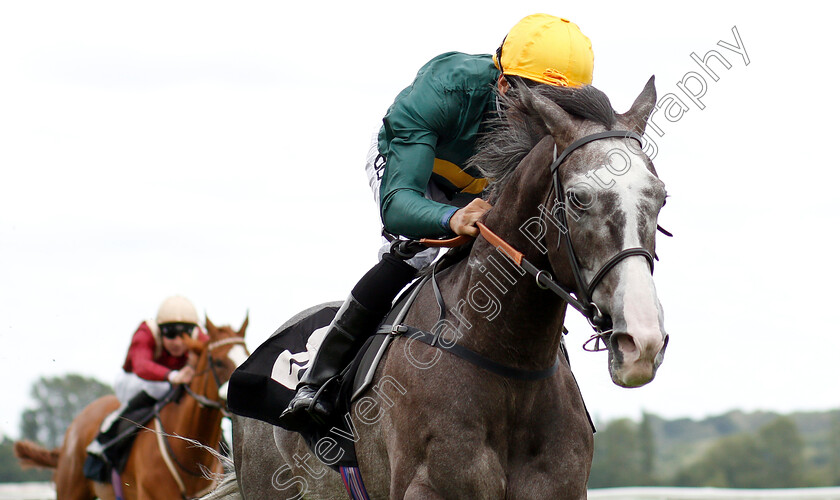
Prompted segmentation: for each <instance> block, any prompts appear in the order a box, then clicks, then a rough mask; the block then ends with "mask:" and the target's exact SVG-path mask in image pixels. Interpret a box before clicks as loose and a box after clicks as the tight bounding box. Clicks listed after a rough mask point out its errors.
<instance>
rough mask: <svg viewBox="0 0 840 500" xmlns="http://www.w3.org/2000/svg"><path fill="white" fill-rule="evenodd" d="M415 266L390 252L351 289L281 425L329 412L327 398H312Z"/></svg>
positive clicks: (370, 331) (380, 315)
mask: <svg viewBox="0 0 840 500" xmlns="http://www.w3.org/2000/svg"><path fill="white" fill-rule="evenodd" d="M415 274H416V269H414V268H413V267H411V266H410V265H408V264H406V263H405V262H403V261H402V260H399V259H398V258H396V257H394V256H393V255H390V254H386V255H384V256H383V258H382V260H381V261H380V262H379V263H378V264H377V265H376V266H374V267H373V268H371V270H370V271H368V272H367V274H365V275H364V277H362V279H361V280H359V282H358V283H357V284H356V286H355V287H354V288H353V291H352V292H351V293H350V296H349V297H348V298H347V300H346V301H344V304H342V306H341V308H340V309H339V310H338V313H337V314H336V316H335V319H333V321H332V323H330V326H329V327H328V329H327V333H326V335H325V336H324V340H323V342H322V343H321V346H320V347H319V348H318V351H317V353H316V354H315V358H314V359H313V360H312V361H311V362H310V364H309V369H307V370H306V373H305V374H304V376H303V379H301V381H300V384H298V387H297V394H295V397H294V398H292V400H291V401H290V402H289V406H288V407H287V408H286V409H285V410H284V411H283V413H282V414H281V415H280V421H281V422H282V423H283V424H284V427H287V428H295V427H298V426H299V424H300V422H301V420H303V419H306V418H308V417H309V415H307V412H308V413H309V414H310V415H311V416H312V417H314V418H317V419H321V420H323V419H324V418H325V417H327V416H329V415H330V414H331V413H332V411H333V408H332V404H331V402H330V401H328V398H321V397H316V396H318V391H319V390H320V389H321V388H322V387H323V385H324V384H325V383H326V382H327V381H329V380H330V379H332V378H333V377H335V376H336V375H338V373H339V372H341V370H342V369H343V368H344V367H345V366H346V365H347V363H349V362H350V361H351V360H352V359H353V357H354V356H355V355H356V351H357V350H358V348H359V347H360V346H361V344H362V343H363V342H364V340H365V339H366V338H367V337H368V336H370V335H372V334H373V333H374V332H375V330H376V327H377V326H379V323H380V322H381V321H382V318H384V317H385V315H386V314H387V313H388V311H389V310H390V308H391V302H392V301H393V300H394V297H396V295H397V293H399V291H400V290H402V289H403V287H405V285H407V284H408V283H409V282H410V281H411V280H412V279H413V278H414V276H415Z"/></svg>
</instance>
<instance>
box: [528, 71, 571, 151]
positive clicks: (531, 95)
mask: <svg viewBox="0 0 840 500" xmlns="http://www.w3.org/2000/svg"><path fill="white" fill-rule="evenodd" d="M520 88H521V89H522V90H521V96H522V102H523V103H524V104H525V105H526V106H527V107H529V108H531V109H534V110H536V112H537V113H539V115H540V118H542V119H543V122H545V126H546V127H548V131H549V132H551V135H552V136H553V137H554V138H555V139H557V140H558V141H560V142H563V143H568V142H571V141H572V139H573V137H572V131H573V130H574V118H572V115H570V114H569V113H567V112H566V111H564V110H563V108H561V107H560V106H559V105H557V104H556V103H554V102H552V101H551V100H549V99H547V98H545V97H543V96H541V95H539V94H538V93H535V92H533V91H531V89H529V88H528V87H526V86H524V85H522V86H520Z"/></svg>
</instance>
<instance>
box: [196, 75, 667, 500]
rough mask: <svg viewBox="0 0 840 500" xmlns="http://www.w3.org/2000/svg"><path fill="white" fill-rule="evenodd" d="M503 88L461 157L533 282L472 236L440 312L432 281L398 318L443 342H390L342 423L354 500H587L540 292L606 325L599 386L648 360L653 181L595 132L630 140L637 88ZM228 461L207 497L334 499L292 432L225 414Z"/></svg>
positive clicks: (441, 279) (580, 429) (657, 312)
mask: <svg viewBox="0 0 840 500" xmlns="http://www.w3.org/2000/svg"><path fill="white" fill-rule="evenodd" d="M543 87H545V86H543ZM509 94H510V95H509V96H508V97H505V98H503V109H504V112H503V113H501V114H500V118H499V119H498V122H497V123H494V126H493V128H492V132H491V133H490V134H489V135H488V136H487V137H486V139H485V140H484V142H483V145H482V146H481V148H480V150H479V152H478V153H477V155H476V156H475V157H474V158H473V159H472V160H471V162H472V164H474V165H477V166H479V168H481V169H482V170H483V173H484V174H485V175H486V176H487V177H488V178H489V179H491V180H492V182H493V184H492V187H491V191H490V194H489V197H488V199H489V201H491V203H492V204H493V207H494V208H493V209H492V210H491V211H490V212H489V213H488V214H487V216H486V218H485V220H484V221H483V223H484V224H485V225H486V227H487V228H489V229H491V230H492V233H495V234H496V235H498V236H499V237H500V238H501V239H503V240H504V242H505V243H506V244H507V245H508V248H513V249H515V250H516V251H517V252H520V254H521V256H522V257H524V259H525V261H526V262H527V263H528V264H529V265H532V267H534V268H536V269H539V272H538V273H537V279H536V280H535V279H533V276H529V275H527V274H526V273H525V272H524V271H523V270H522V269H521V268H520V267H519V266H516V265H514V264H513V263H511V262H510V260H509V259H505V258H502V257H501V254H500V252H499V250H498V248H497V246H498V245H496V244H494V243H492V242H491V241H490V240H489V239H488V238H486V237H482V236H480V237H478V238H477V239H476V240H475V242H474V244H473V245H472V246H471V248H470V249H469V255H468V256H467V257H466V258H464V259H462V260H460V261H458V262H457V263H456V264H454V265H452V266H451V267H450V268H449V269H447V270H446V272H443V273H441V274H440V275H439V276H437V283H438V288H439V290H440V295H441V297H440V298H442V302H443V304H445V308H446V311H447V313H448V314H447V318H448V319H446V320H444V321H440V320H439V311H440V298H438V297H436V294H435V292H434V290H433V288H434V287H433V286H431V285H428V284H427V285H426V286H424V287H423V288H422V290H421V291H420V292H419V294H418V295H417V298H416V301H415V302H414V305H413V306H412V307H411V309H410V311H409V312H408V315H407V317H406V318H405V322H404V324H406V325H411V326H413V327H416V328H418V329H422V330H425V331H427V332H434V333H441V335H440V338H441V344H443V348H440V347H431V346H429V345H427V344H425V343H422V342H416V341H413V338H412V337H411V336H401V337H398V338H396V339H395V340H394V341H393V342H392V343H391V346H390V348H389V350H388V351H387V353H386V355H385V357H383V359H382V362H381V363H380V365H379V367H378V369H377V372H376V378H375V381H374V384H375V385H374V387H373V390H371V391H369V392H368V395H367V396H366V397H364V398H362V399H360V400H358V401H356V402H355V403H354V405H353V406H352V408H351V410H350V412H349V413H348V415H347V419H348V422H351V423H352V429H353V432H352V435H351V436H350V438H352V439H353V440H354V441H355V444H356V453H357V457H358V461H359V469H360V471H361V474H362V477H363V479H364V484H365V486H366V488H367V492H368V494H369V495H370V498H374V499H384V498H390V499H421V498H422V499H465V498H469V499H528V500H531V499H542V498H545V499H580V498H586V485H587V480H588V477H589V470H590V466H591V463H592V453H593V436H592V429H591V423H590V421H589V418H588V415H587V411H586V408H585V407H584V403H583V400H582V397H581V395H580V391H579V389H578V386H577V383H576V381H575V378H574V376H573V375H572V372H571V369H570V367H569V365H568V362H567V360H566V358H565V357H564V356H563V355H562V352H563V349H564V348H563V321H564V317H565V314H566V309H567V307H566V306H567V304H569V303H571V302H570V301H569V300H567V299H565V298H564V297H563V296H562V295H558V294H557V293H552V292H551V291H550V290H545V289H544V288H546V287H547V285H548V284H549V282H551V283H554V284H556V285H558V286H560V287H561V288H562V289H564V290H573V291H574V292H575V293H574V296H575V297H576V298H577V299H580V298H581V297H582V296H586V297H587V302H588V303H583V304H578V306H581V305H582V307H583V308H585V310H586V311H588V313H589V315H588V317H589V319H590V320H593V321H594V323H595V324H596V326H597V325H601V326H603V325H604V324H605V323H606V324H607V325H608V326H607V327H604V328H600V329H599V330H598V331H599V334H598V336H597V338H598V339H599V340H602V341H604V342H605V344H606V349H608V351H609V358H608V368H609V373H610V376H611V378H612V380H613V382H614V383H615V384H617V385H619V386H622V387H637V386H640V385H644V384H646V383H648V382H650V381H651V380H652V379H653V378H654V375H655V373H656V370H657V368H658V366H659V365H660V363H661V362H662V359H663V356H664V351H665V347H666V345H667V341H668V336H667V334H666V332H665V329H664V324H663V312H662V307H661V305H660V303H659V300H658V298H657V294H656V289H655V286H654V283H653V279H652V276H651V274H652V266H653V259H652V256H653V255H655V236H656V230H657V227H658V226H657V216H658V214H659V211H660V209H661V207H662V206H663V205H664V201H665V197H666V193H665V187H664V184H663V182H662V181H661V180H660V179H659V178H658V176H657V174H656V171H655V170H654V168H653V164H652V163H651V161H650V159H649V158H648V157H647V156H646V155H644V154H643V153H642V149H641V147H640V144H639V143H640V142H643V140H641V137H639V135H633V137H635V138H632V137H630V135H629V134H628V136H622V134H619V133H614V134H612V135H610V131H619V130H626V131H633V132H635V133H636V134H642V133H643V131H644V128H645V125H646V122H647V118H648V116H649V115H650V113H651V111H652V110H653V107H654V105H655V102H656V90H655V86H654V83H653V78H651V79H650V81H649V82H648V84H647V85H646V86H645V88H644V90H643V91H642V92H641V94H640V95H639V96H638V97H637V99H636V101H635V102H634V103H633V105H632V107H631V109H630V110H629V111H627V112H626V113H624V114H617V113H615V112H614V111H613V109H612V106H611V104H610V103H609V100H608V99H607V97H606V96H605V95H604V94H603V93H602V92H600V91H598V90H597V89H595V88H594V87H591V86H587V87H581V88H554V87H549V88H544V89H537V88H534V89H530V90H529V89H527V88H524V87H523V88H522V89H519V90H517V91H515V92H512V93H509ZM605 133H606V134H605ZM593 134H601V135H593ZM584 137H586V138H587V139H586V140H583V141H580V140H581V138H584ZM593 137H594V139H593ZM595 139H597V140H595ZM576 141H578V143H581V144H578V145H575V144H576ZM570 145H575V146H574V148H573V149H572V150H570V151H568V152H567V151H565V150H566V148H567V147H568V146H570ZM561 151H562V152H563V155H565V158H563V159H561V160H560V163H559V165H558V166H556V175H555V174H553V173H552V169H551V168H549V166H550V165H552V164H553V163H555V164H556V163H557V158H558V152H561ZM558 200H559V201H558ZM561 216H562V217H561ZM564 239H568V240H569V242H568V244H560V242H561V241H562V240H564ZM628 249H630V250H628ZM617 256H618V257H620V258H616V257H617ZM576 274H577V276H575V275H576ZM581 283H583V284H584V285H589V287H588V288H587V289H586V290H582V289H581ZM549 288H550V287H549ZM572 305H575V304H572ZM576 308H580V307H576ZM301 314H302V315H305V314H307V312H306V311H304V312H303V313H301ZM455 342H457V344H458V345H460V346H463V347H465V348H467V349H470V350H472V351H474V352H475V353H478V354H479V355H480V356H482V357H483V358H485V359H489V360H491V361H492V362H495V363H497V364H498V365H503V366H506V367H509V368H511V369H513V370H519V371H522V372H530V373H534V372H540V371H545V370H546V369H548V368H550V367H552V366H553V365H555V364H557V363H558V360H559V368H558V369H556V371H552V372H551V375H550V376H547V377H543V378H539V379H537V380H520V379H517V378H511V377H506V376H503V375H501V374H498V373H495V372H492V371H488V370H487V369H485V368H483V367H481V366H476V364H474V363H470V362H467V361H465V360H464V359H462V358H461V357H459V356H456V355H453V353H451V352H447V349H446V346H447V345H452V344H453V343H455ZM325 446H326V445H325ZM321 451H322V452H324V451H326V453H322V455H327V456H329V451H330V450H321ZM233 457H234V464H235V473H232V474H230V475H229V477H228V478H227V479H226V480H225V481H224V482H223V485H222V489H220V490H219V491H218V492H217V493H216V495H218V496H216V497H212V496H211V498H222V497H224V495H226V494H229V496H228V498H232V497H239V496H241V497H242V498H246V499H260V498H313V499H322V498H323V499H326V498H347V492H346V491H345V487H344V485H343V483H342V479H341V477H340V476H339V474H337V473H336V472H333V471H332V470H331V469H329V468H328V467H326V466H325V465H324V464H323V463H321V462H319V461H318V459H316V458H315V457H314V455H313V454H312V451H311V450H310V449H309V448H308V447H307V446H306V444H305V443H304V442H303V440H302V439H301V438H300V436H299V435H298V434H296V433H291V432H287V431H285V430H283V429H281V428H275V427H272V426H271V425H269V424H265V423H262V422H259V421H256V420H251V419H247V418H243V417H237V416H234V417H233Z"/></svg>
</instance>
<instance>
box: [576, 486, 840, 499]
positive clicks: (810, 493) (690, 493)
mask: <svg viewBox="0 0 840 500" xmlns="http://www.w3.org/2000/svg"><path fill="white" fill-rule="evenodd" d="M589 498H590V500H712V499H713V500H840V488H791V489H780V490H769V489H768V490H761V489H757V490H741V489H723V488H605V489H597V490H589Z"/></svg>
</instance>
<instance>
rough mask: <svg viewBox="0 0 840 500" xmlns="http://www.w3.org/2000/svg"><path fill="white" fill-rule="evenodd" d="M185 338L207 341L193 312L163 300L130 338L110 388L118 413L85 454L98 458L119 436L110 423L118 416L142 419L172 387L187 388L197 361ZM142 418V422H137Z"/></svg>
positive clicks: (179, 301)
mask: <svg viewBox="0 0 840 500" xmlns="http://www.w3.org/2000/svg"><path fill="white" fill-rule="evenodd" d="M185 337H190V338H192V339H195V340H199V341H202V342H207V341H208V340H209V337H208V336H207V335H206V334H205V333H204V332H203V331H202V330H201V327H200V326H198V314H196V311H195V307H194V306H193V305H192V303H191V302H190V301H189V300H187V299H186V298H184V297H181V296H179V295H175V296H172V297H169V298H167V299H166V300H164V301H163V303H162V304H161V305H160V307H159V308H158V313H157V317H156V318H155V319H147V320H145V321H143V322H142V323H140V326H139V327H138V328H137V331H135V332H134V335H133V336H132V337H131V345H130V346H129V348H128V354H127V355H126V357H125V363H124V364H123V369H122V370H121V371H120V373H119V374H118V375H117V379H116V382H115V383H114V392H115V393H116V396H117V399H119V401H120V403H121V405H120V408H119V409H117V410H116V411H114V412H113V413H111V414H110V415H109V416H107V417H106V418H105V420H103V422H102V426H101V427H100V434H99V436H97V438H96V439H95V440H94V441H93V442H92V443H91V444H90V446H88V448H87V451H88V453H89V454H91V455H94V456H102V454H103V452H104V450H105V449H106V448H107V445H108V444H109V442H111V441H112V440H113V439H114V438H115V437H116V434H117V433H118V431H117V430H116V429H117V427H118V426H116V425H113V424H114V423H116V422H118V421H120V420H121V418H120V417H125V419H126V420H129V421H138V420H143V419H144V417H145V414H146V413H149V412H150V411H151V407H152V406H153V405H154V404H155V403H156V402H157V401H158V400H159V399H161V398H163V397H164V396H165V395H166V394H167V393H168V392H169V391H170V390H171V389H172V387H173V386H174V385H177V384H189V383H190V381H191V380H192V378H193V375H194V374H195V371H194V368H193V365H194V363H195V362H196V361H197V359H196V355H195V354H194V353H192V352H191V351H190V350H189V345H188V343H187V341H186V340H185ZM140 414H143V415H144V417H138V415H140ZM140 423H143V422H140Z"/></svg>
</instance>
